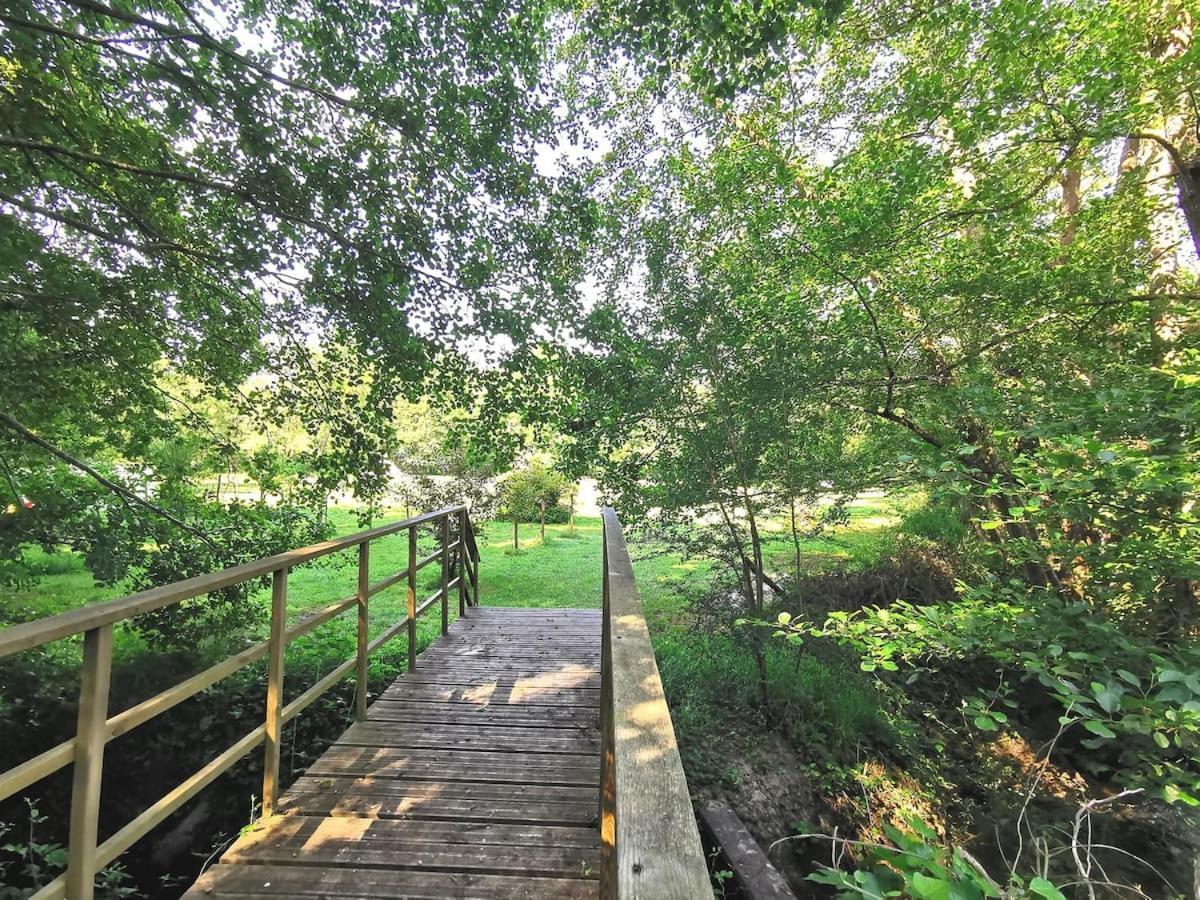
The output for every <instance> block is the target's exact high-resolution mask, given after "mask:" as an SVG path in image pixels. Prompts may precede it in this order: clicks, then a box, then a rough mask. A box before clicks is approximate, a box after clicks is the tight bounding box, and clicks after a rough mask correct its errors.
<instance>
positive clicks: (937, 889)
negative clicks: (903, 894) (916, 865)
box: [911, 872, 950, 900]
mask: <svg viewBox="0 0 1200 900" xmlns="http://www.w3.org/2000/svg"><path fill="white" fill-rule="evenodd" d="M911 884H912V895H913V896H914V897H921V898H925V900H950V882H949V881H947V880H946V879H945V878H931V877H930V876H928V875H925V874H922V873H921V872H914V873H913V877H912V882H911Z"/></svg>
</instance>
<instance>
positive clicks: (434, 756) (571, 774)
mask: <svg viewBox="0 0 1200 900" xmlns="http://www.w3.org/2000/svg"><path fill="white" fill-rule="evenodd" d="M454 762H455V764H454V765H453V766H447V765H446V754H445V753H444V752H442V751H440V750H423V749H416V750H403V749H393V748H381V747H346V746H342V745H340V744H339V745H336V746H334V747H331V748H330V749H329V751H328V752H327V753H326V754H325V755H324V756H322V757H321V758H320V759H318V760H317V761H316V762H314V763H313V764H312V765H311V766H309V767H308V774H309V775H315V776H333V777H337V776H347V777H363V776H373V777H376V778H409V779H415V780H443V779H444V780H447V781H454V780H461V781H497V782H504V783H518V784H570V785H578V786H582V787H593V788H594V787H595V786H596V785H597V784H598V783H599V780H600V772H599V766H597V765H596V762H595V760H594V759H592V758H590V757H587V756H584V757H579V758H577V759H576V758H572V757H564V756H560V755H554V754H544V753H518V752H508V753H500V752H487V751H459V752H457V753H456V754H455V759H454Z"/></svg>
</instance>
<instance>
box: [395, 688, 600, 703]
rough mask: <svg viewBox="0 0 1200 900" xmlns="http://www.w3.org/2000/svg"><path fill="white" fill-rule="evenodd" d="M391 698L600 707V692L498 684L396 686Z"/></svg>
mask: <svg viewBox="0 0 1200 900" xmlns="http://www.w3.org/2000/svg"><path fill="white" fill-rule="evenodd" d="M383 697H384V698H385V699H389V700H443V701H448V700H456V701H459V702H462V703H475V704H478V705H483V704H511V705H528V706H587V707H592V708H599V706H600V692H599V691H594V690H567V689H564V688H553V689H546V690H539V691H517V690H515V689H513V690H509V689H501V688H497V687H495V686H494V685H486V684H485V685H480V686H477V687H456V686H454V685H449V684H410V685H403V686H400V687H397V686H392V687H390V688H388V689H387V690H386V691H384V693H383Z"/></svg>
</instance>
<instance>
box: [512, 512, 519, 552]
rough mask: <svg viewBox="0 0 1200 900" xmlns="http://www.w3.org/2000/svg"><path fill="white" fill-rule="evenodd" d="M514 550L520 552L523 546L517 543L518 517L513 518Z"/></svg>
mask: <svg viewBox="0 0 1200 900" xmlns="http://www.w3.org/2000/svg"><path fill="white" fill-rule="evenodd" d="M513 549H514V550H520V549H521V545H520V543H518V541H517V517H516V516H513Z"/></svg>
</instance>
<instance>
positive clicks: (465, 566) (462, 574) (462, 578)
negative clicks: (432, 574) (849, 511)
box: [458, 509, 471, 616]
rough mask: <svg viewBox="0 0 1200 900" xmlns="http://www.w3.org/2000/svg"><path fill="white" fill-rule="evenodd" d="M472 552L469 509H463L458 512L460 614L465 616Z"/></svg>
mask: <svg viewBox="0 0 1200 900" xmlns="http://www.w3.org/2000/svg"><path fill="white" fill-rule="evenodd" d="M468 556H470V554H469V553H468V552H467V511H466V510H465V509H464V510H461V511H460V512H459V514H458V614H459V615H460V616H465V615H466V614H467V584H468V578H469V576H468V574H467V572H468V570H469V569H470V568H471V562H470V560H469V559H467V557H468Z"/></svg>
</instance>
